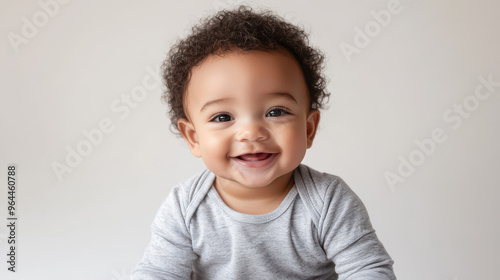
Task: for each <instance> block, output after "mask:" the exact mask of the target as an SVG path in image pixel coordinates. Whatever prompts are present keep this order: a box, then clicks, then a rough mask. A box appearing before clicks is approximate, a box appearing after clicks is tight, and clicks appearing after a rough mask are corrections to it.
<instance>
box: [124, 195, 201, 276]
mask: <svg viewBox="0 0 500 280" xmlns="http://www.w3.org/2000/svg"><path fill="white" fill-rule="evenodd" d="M181 191H182V190H181V189H180V188H179V187H178V186H176V187H174V188H173V189H172V190H171V192H170V194H169V195H168V197H167V199H166V200H165V201H164V202H163V204H162V205H161V207H160V209H159V210H158V212H157V214H156V216H155V218H154V221H153V223H152V225H151V241H150V242H149V245H148V246H147V247H146V250H145V252H144V256H143V257H142V260H141V261H140V262H139V264H138V265H137V267H136V268H135V269H134V270H133V271H132V274H131V279H132V280H135V279H137V280H139V279H140V280H159V279H190V277H191V269H192V268H191V262H192V260H193V259H195V258H196V255H195V253H194V252H193V249H192V245H191V239H190V235H189V232H188V231H187V229H186V225H185V223H184V213H185V212H184V210H185V207H184V204H185V203H186V202H185V201H183V199H182V193H181Z"/></svg>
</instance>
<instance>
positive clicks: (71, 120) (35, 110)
mask: <svg viewBox="0 0 500 280" xmlns="http://www.w3.org/2000/svg"><path fill="white" fill-rule="evenodd" d="M45 2H47V1H42V3H45ZM389 2H390V1H389V0H377V1H373V0H370V1H307V2H306V1H284V0H280V1H278V0H274V1H251V2H241V1H238V0H217V1H201V0H199V1H183V2H181V1H152V0H150V1H96V0H94V1H79V0H74V1H69V3H67V4H58V9H59V10H58V11H56V12H54V11H55V10H54V9H55V6H54V5H53V6H51V7H50V8H51V9H52V11H53V14H52V17H50V16H48V17H47V21H46V22H45V23H44V22H43V20H44V18H43V15H41V14H40V13H44V12H43V11H44V10H43V8H42V6H43V5H41V4H40V3H39V2H37V1H6V0H2V1H1V2H0V21H1V25H0V34H1V35H2V38H3V40H2V41H1V42H0V48H1V52H0V56H1V57H0V62H1V64H0V82H1V83H0V85H1V99H0V135H1V137H0V170H1V172H0V174H1V175H0V182H2V183H1V185H2V186H3V187H1V188H0V206H1V208H0V218H1V224H0V225H1V227H0V241H1V243H0V253H1V257H0V259H1V260H2V262H1V263H2V264H1V265H0V278H1V279H106V280H107V279H115V280H120V279H127V275H128V274H129V273H130V271H131V270H132V269H133V268H134V267H135V265H136V264H137V262H138V261H139V260H140V258H141V257H142V254H143V252H144V249H145V247H146V245H147V243H148V242H149V239H150V228H149V227H150V224H151V222H152V219H153V217H154V215H155V213H156V211H157V210H158V208H159V206H160V204H161V202H162V201H163V200H164V198H165V197H166V196H167V194H168V193H169V191H170V188H171V187H172V186H173V185H174V184H176V183H177V182H179V181H184V180H186V179H187V178H189V177H191V176H192V175H193V174H195V173H198V172H200V171H201V170H203V169H204V165H203V162H202V161H201V159H198V158H195V157H194V156H192V155H191V153H190V152H189V150H188V148H187V146H186V145H185V144H184V142H183V141H182V140H181V139H179V138H176V137H175V136H174V135H173V134H172V133H171V132H170V131H169V125H170V123H169V120H168V118H167V115H166V112H167V107H166V105H165V104H162V102H161V101H160V95H161V90H162V88H160V85H159V84H158V82H157V81H156V80H155V79H154V76H155V75H156V74H155V75H152V74H150V72H149V71H148V69H153V71H156V70H158V68H159V63H161V61H162V60H163V59H164V57H165V53H166V52H167V50H168V49H169V47H170V46H171V45H172V44H173V42H174V40H175V39H177V38H181V37H184V36H185V35H186V34H187V33H188V32H189V30H190V28H191V26H192V25H193V24H194V23H196V22H197V21H198V20H199V18H201V17H205V16H208V15H210V14H212V13H213V12H215V11H216V10H217V9H219V8H230V7H232V6H234V4H240V3H249V4H251V5H252V7H254V8H255V7H258V6H263V7H264V8H268V9H271V10H273V11H275V12H276V13H278V14H279V15H280V16H282V17H284V18H285V19H287V20H289V21H290V22H292V23H295V24H298V25H299V26H301V27H303V28H305V29H306V30H307V31H308V32H310V33H311V35H310V42H311V44H312V45H313V46H315V47H318V48H319V49H321V50H322V51H324V52H325V54H326V56H327V61H326V68H325V74H326V76H327V77H328V78H329V79H330V83H329V85H328V89H329V91H331V92H332V97H331V99H330V103H329V104H330V108H329V109H328V110H326V111H323V112H322V119H321V122H320V128H319V132H318V134H317V138H316V141H315V143H314V145H313V147H312V148H311V149H310V150H308V153H307V155H306V158H305V160H304V163H305V164H308V165H309V166H311V167H313V168H315V169H317V170H321V171H324V172H328V173H332V174H335V175H338V176H341V177H342V178H343V179H344V180H345V181H346V182H347V183H348V185H349V186H350V187H351V188H352V189H353V190H354V191H355V192H356V193H357V194H358V195H359V196H360V198H361V199H362V201H363V202H364V203H365V205H366V207H367V209H368V212H369V214H370V218H371V221H372V224H373V226H374V228H375V229H376V231H377V234H378V237H379V239H380V240H381V241H382V242H383V244H384V246H385V247H386V249H387V251H388V252H389V254H390V255H391V257H392V258H393V259H394V261H395V264H394V269H395V272H396V275H397V276H398V279H405V280H406V279H408V280H412V279H440V280H443V279H449V280H465V279H498V276H497V274H498V273H497V265H498V262H499V257H498V256H499V255H498V252H499V251H500V244H499V242H498V241H497V238H498V236H499V234H500V219H499V218H498V213H499V211H500V205H499V203H498V202H499V199H498V198H499V195H500V191H499V187H500V184H499V183H500V179H499V178H498V174H499V171H500V169H499V168H500V161H499V157H500V149H499V148H498V143H499V142H500V133H499V127H500V126H499V124H500V113H499V106H500V87H498V86H496V87H494V88H493V90H494V92H493V93H491V95H490V96H489V97H488V98H485V99H484V100H480V101H479V103H478V104H475V106H473V105H474V103H473V97H472V96H473V94H474V91H475V88H476V86H478V85H479V80H478V77H479V76H482V77H485V78H486V79H487V77H488V76H489V75H492V79H493V80H495V81H500V71H499V70H500V69H499V65H500V52H499V51H498V50H499V49H500V38H499V37H500V33H499V31H498V28H499V26H500V16H499V11H500V2H498V1H493V0H491V1H486V0H482V1H472V0H470V1H465V0H453V1H452V0H443V1H435V0H420V1H418V0H414V1H408V0H401V1H400V7H401V8H400V9H401V11H400V12H399V13H397V14H393V15H392V18H391V20H390V22H389V24H387V26H385V27H381V28H380V30H378V32H375V31H377V30H375V29H373V30H374V32H375V33H374V34H372V35H373V37H369V38H370V41H369V43H367V44H366V46H364V47H363V48H359V52H358V53H354V54H352V55H351V56H346V55H344V53H343V52H342V50H341V47H340V46H341V44H342V43H346V44H349V45H352V46H355V42H354V39H355V36H356V31H355V28H360V29H361V30H364V28H365V27H366V26H367V25H370V22H374V17H373V15H372V14H371V13H370V12H371V11H375V12H378V11H380V10H383V9H387V5H388V3H389ZM34 17H35V18H34ZM23 18H26V20H27V21H29V22H31V23H33V22H34V21H36V20H38V24H39V25H40V27H36V26H35V27H36V29H37V30H36V32H34V31H33V30H31V33H27V34H31V35H30V36H31V37H32V38H26V37H25V41H24V43H21V44H20V45H17V46H16V45H15V44H13V43H12V42H11V39H9V38H12V36H13V35H12V34H14V33H15V34H17V36H23V32H22V31H23V26H25V25H26V24H27V23H26V21H23ZM9 34H10V35H9ZM16 50H17V51H16ZM348 58H349V59H350V62H349V61H348ZM148 76H149V78H147V77H148ZM156 78H157V76H156ZM143 79H149V80H148V81H149V83H155V89H152V90H148V91H147V95H146V96H144V100H142V101H140V102H135V106H136V107H135V108H130V112H129V114H128V115H127V116H125V115H124V113H123V112H122V113H116V112H113V110H112V106H113V104H114V105H115V106H125V105H124V104H125V103H123V102H122V101H121V98H122V97H123V96H125V97H127V96H130V95H131V93H132V91H133V89H134V88H135V87H136V86H140V85H142V81H143ZM484 90H485V89H484V88H483V91H484ZM484 92H487V91H484ZM467 98H468V99H467ZM464 100H468V102H471V103H468V105H467V106H468V108H473V111H472V112H468V115H467V118H462V121H463V122H462V123H461V125H460V126H459V127H457V129H453V125H455V124H456V122H455V121H453V122H450V121H446V120H445V119H444V118H443V114H445V113H446V112H447V111H448V110H450V109H451V110H453V108H454V107H453V106H454V104H462V103H463V102H464ZM451 115H454V116H455V118H456V116H458V115H457V114H456V113H452V114H451ZM104 119H109V120H110V122H112V125H113V127H114V130H113V131H112V132H111V133H106V134H104V137H103V140H102V142H100V143H98V144H97V145H94V146H93V147H92V150H91V152H90V153H89V154H88V155H87V156H85V157H83V158H82V160H81V162H80V163H79V164H75V167H74V168H71V169H72V172H67V173H64V174H63V175H62V181H60V180H58V177H57V176H56V173H55V172H54V170H53V164H54V162H57V163H60V164H66V163H65V161H66V157H67V155H68V150H67V149H68V147H69V148H70V149H73V150H74V149H76V148H77V146H78V145H79V143H83V142H84V141H86V137H85V136H84V134H83V133H82V130H87V131H92V130H94V129H97V128H99V123H100V122H101V121H102V120H104ZM435 129H442V131H443V133H444V135H445V136H446V141H444V142H443V143H437V144H436V146H435V148H434V149H433V151H432V152H430V153H429V155H428V156H427V155H426V156H425V158H423V159H422V158H420V159H421V162H419V163H418V165H414V169H415V170H414V172H413V173H412V174H410V175H408V174H406V175H408V176H402V178H403V179H404V181H403V182H398V183H397V184H396V185H395V186H394V187H393V188H391V187H390V185H389V184H388V182H387V180H386V178H385V177H384V174H386V172H392V173H394V174H396V175H397V174H398V166H399V165H400V164H401V158H403V159H406V160H408V159H409V157H410V155H411V154H412V152H413V155H414V156H415V155H417V154H418V153H419V152H414V151H418V149H419V148H418V146H417V145H416V144H415V141H416V140H422V139H424V138H429V137H431V134H432V132H433V130H435ZM400 156H401V157H400ZM415 159H419V158H418V157H415ZM422 161H423V162H422ZM9 164H15V165H16V166H17V169H18V173H17V179H18V182H17V183H18V188H17V197H16V199H17V206H18V208H17V216H18V221H17V224H18V227H17V235H16V237H17V242H18V246H17V266H16V269H17V270H18V272H16V273H10V272H8V271H7V263H6V262H5V258H6V254H7V238H8V235H9V233H8V231H7V227H6V226H5V225H6V224H7V220H6V218H7V186H6V182H7V166H8V165H9Z"/></svg>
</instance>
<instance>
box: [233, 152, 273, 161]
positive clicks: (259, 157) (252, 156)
mask: <svg viewBox="0 0 500 280" xmlns="http://www.w3.org/2000/svg"><path fill="white" fill-rule="evenodd" d="M272 155H273V154H269V153H256V154H244V155H241V156H237V158H238V159H241V160H244V161H260V160H266V159H268V158H270V157H271V156H272Z"/></svg>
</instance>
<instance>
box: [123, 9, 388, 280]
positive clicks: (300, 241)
mask: <svg viewBox="0 0 500 280" xmlns="http://www.w3.org/2000/svg"><path fill="white" fill-rule="evenodd" d="M323 60H324V56H323V55H322V54H321V53H320V52H319V51H318V50H316V49H314V48H311V47H310V46H308V41H307V35H306V34H305V32H304V31H303V30H302V29H300V28H298V27H297V26H295V25H292V24H290V23H287V22H285V21H284V20H283V19H282V18H281V17H279V16H276V15H274V14H272V13H271V12H269V11H264V12H259V13H256V12H254V11H253V10H252V9H251V8H250V7H247V6H240V7H239V8H238V9H236V10H229V11H228V10H223V11H220V12H218V13H217V14H216V15H215V16H213V17H209V18H207V19H205V20H204V21H202V22H201V23H200V25H198V26H195V27H194V28H193V30H192V34H191V35H189V36H188V37H187V38H185V39H184V40H181V41H179V42H177V43H176V45H175V46H174V47H173V48H172V49H171V50H170V52H169V54H168V57H167V59H166V60H165V62H164V63H163V70H164V72H163V73H164V76H163V79H164V82H165V84H166V87H167V90H166V93H165V95H164V98H165V100H167V101H168V104H169V106H170V117H171V122H172V125H173V127H174V128H175V129H176V130H178V132H179V133H180V135H182V137H183V139H184V140H185V141H186V143H187V145H188V146H189V149H190V151H191V153H192V154H193V155H194V156H196V157H201V158H202V160H203V162H204V163H205V165H206V166H207V169H206V170H205V171H203V172H201V173H199V174H197V175H195V176H193V177H191V178H190V179H189V180H187V181H185V182H182V183H179V184H177V185H175V186H174V187H173V188H172V190H171V192H170V194H169V195H168V197H167V198H166V200H165V201H164V202H163V204H162V205H161V207H160V209H159V211H158V213H157V214H156V216H155V218H154V221H153V223H152V225H151V230H152V238H151V241H150V243H149V245H148V246H147V248H146V250H145V253H144V256H143V258H142V260H141V261H140V263H139V264H138V265H137V267H136V268H135V270H134V271H133V272H132V275H131V276H132V279H377V280H381V279H396V277H395V276H394V272H393V267H392V265H393V263H394V261H393V260H392V259H391V257H390V256H389V255H388V253H387V252H386V250H385V248H384V246H383V245H382V243H381V242H380V241H379V240H378V238H377V236H376V234H375V230H374V229H373V228H372V225H371V222H370V219H369V216H368V213H367V211H366V208H365V206H364V205H363V203H362V202H361V200H360V199H359V197H358V196H357V195H356V194H355V193H354V192H353V191H352V190H351V189H350V188H349V187H348V186H347V185H346V183H345V182H344V181H343V180H342V179H341V178H340V177H337V176H335V175H331V174H327V173H322V172H319V171H316V170H314V169H312V168H310V167H308V166H306V165H304V164H301V162H302V160H303V158H304V156H305V153H306V150H307V149H308V148H310V147H311V146H312V144H313V140H314V136H315V134H316V131H317V128H318V123H319V120H320V112H319V110H318V109H323V107H324V103H325V99H328V97H329V93H327V92H326V91H325V84H326V83H325V78H324V77H323V76H322V74H321V71H320V70H321V69H322V63H323Z"/></svg>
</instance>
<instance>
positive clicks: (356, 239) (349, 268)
mask: <svg viewBox="0 0 500 280" xmlns="http://www.w3.org/2000/svg"><path fill="white" fill-rule="evenodd" d="M320 225H321V226H320V228H319V230H320V238H321V239H322V241H323V247H324V249H325V252H326V254H327V257H328V259H331V260H332V261H333V262H334V264H335V271H336V272H337V274H338V275H339V278H338V279H339V280H355V279H364V280H368V279H373V280H385V279H387V280H393V279H396V276H395V275H394V271H393V267H392V265H393V264H394V261H393V260H392V259H391V257H390V256H389V254H388V253H387V251H386V250H385V248H384V246H383V245H382V243H381V242H380V241H379V240H378V238H377V235H376V234H375V230H374V229H373V228H372V225H371V222H370V218H369V216H368V212H367V210H366V208H365V206H364V205H363V202H362V201H361V199H360V198H359V197H358V196H357V195H356V194H355V193H354V192H353V191H352V190H351V189H350V188H349V187H348V186H347V185H346V184H345V182H344V181H343V180H342V179H340V178H338V180H335V181H334V182H332V185H331V186H330V187H329V188H328V190H327V191H326V195H325V201H324V205H323V210H322V213H321V218H320Z"/></svg>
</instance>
